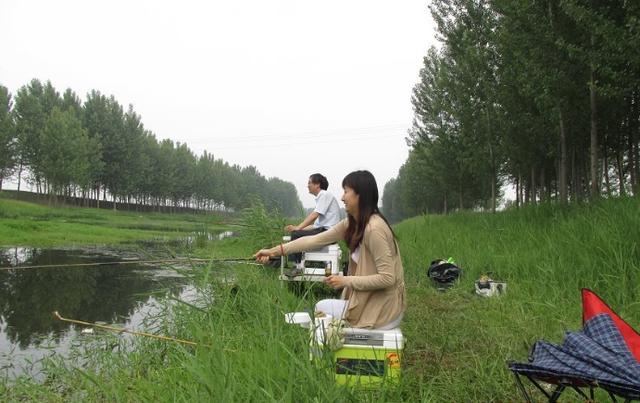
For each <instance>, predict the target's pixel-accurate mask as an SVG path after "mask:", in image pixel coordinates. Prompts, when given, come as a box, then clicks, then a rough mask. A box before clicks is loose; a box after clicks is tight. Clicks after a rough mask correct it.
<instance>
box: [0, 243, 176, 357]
mask: <svg viewBox="0 0 640 403" xmlns="http://www.w3.org/2000/svg"><path fill="white" fill-rule="evenodd" d="M134 257H136V256H135V253H132V252H115V251H106V250H101V249H98V248H94V249H84V250H65V249H37V248H9V249H4V250H2V249H0V266H1V267H7V266H15V265H23V266H26V265H31V266H35V265H52V264H77V263H92V262H113V261H119V260H123V259H131V258H134ZM184 285H185V280H184V279H183V278H181V277H179V276H176V275H175V272H174V271H172V270H170V269H168V268H167V269H162V268H158V267H152V266H148V265H145V266H143V265H136V264H127V265H117V264H115V265H105V266H97V267H66V268H65V267H56V268H40V269H14V270H9V271H0V367H7V365H9V364H10V365H11V366H13V367H15V365H16V363H15V362H9V363H7V362H6V360H7V359H11V357H12V356H13V357H14V359H15V357H16V356H25V359H27V360H29V359H33V358H34V357H37V356H39V355H41V354H40V353H38V352H37V350H38V349H39V348H47V349H48V348H50V346H51V344H52V343H53V344H54V345H55V346H57V347H61V346H63V345H64V344H66V343H67V341H66V339H67V338H68V337H69V331H70V326H71V325H70V324H68V323H64V322H60V321H58V320H55V319H54V318H53V316H52V312H53V311H59V312H60V314H61V315H62V316H64V317H67V318H73V319H78V320H83V321H88V322H97V321H102V322H107V323H129V324H131V325H134V326H135V325H139V323H131V321H130V318H134V317H138V318H139V319H138V321H140V320H141V318H142V317H143V316H144V315H143V314H142V313H143V312H144V311H146V310H148V309H149V306H151V305H153V304H154V302H155V298H154V297H152V296H151V293H155V295H156V297H157V296H158V295H160V296H166V295H167V294H173V295H178V294H180V292H181V291H183V289H184ZM3 361H5V362H3Z"/></svg>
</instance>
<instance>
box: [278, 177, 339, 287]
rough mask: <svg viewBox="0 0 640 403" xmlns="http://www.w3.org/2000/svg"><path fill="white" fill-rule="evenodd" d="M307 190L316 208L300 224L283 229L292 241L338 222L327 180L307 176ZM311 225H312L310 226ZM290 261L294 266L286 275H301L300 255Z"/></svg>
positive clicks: (337, 214)
mask: <svg viewBox="0 0 640 403" xmlns="http://www.w3.org/2000/svg"><path fill="white" fill-rule="evenodd" d="M307 188H308V189H309V193H311V194H312V195H314V196H315V197H316V207H315V208H314V209H313V211H312V212H311V213H310V214H309V215H308V216H307V217H306V218H305V219H304V220H303V221H302V222H301V223H300V224H298V225H287V226H286V227H284V230H285V231H286V232H290V233H291V240H292V241H293V240H294V239H298V238H302V237H304V236H310V235H316V234H319V233H321V232H323V231H326V230H328V229H329V228H331V227H333V226H334V225H336V224H337V223H338V222H339V221H340V206H339V205H338V200H336V198H335V197H334V196H333V195H332V194H331V193H329V192H327V189H328V188H329V181H327V178H326V177H325V176H324V175H322V174H319V173H316V174H313V175H311V176H309V181H308V182H307ZM312 223H313V225H311V224H312ZM290 260H292V261H293V262H295V265H296V266H295V268H294V269H293V270H292V271H289V272H287V275H289V276H295V275H297V274H299V273H301V270H302V268H301V267H300V265H301V262H302V254H301V253H296V254H293V255H291V256H290Z"/></svg>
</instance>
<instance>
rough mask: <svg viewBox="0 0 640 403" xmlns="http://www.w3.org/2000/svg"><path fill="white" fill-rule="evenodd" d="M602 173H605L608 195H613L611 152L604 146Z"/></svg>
mask: <svg viewBox="0 0 640 403" xmlns="http://www.w3.org/2000/svg"><path fill="white" fill-rule="evenodd" d="M602 174H603V175H604V183H605V187H606V189H607V196H609V197H611V182H610V181H609V153H608V152H607V147H605V148H604V150H603V155H602Z"/></svg>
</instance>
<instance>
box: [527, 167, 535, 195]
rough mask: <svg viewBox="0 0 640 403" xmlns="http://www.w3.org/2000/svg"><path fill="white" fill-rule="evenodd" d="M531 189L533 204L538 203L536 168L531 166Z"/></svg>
mask: <svg viewBox="0 0 640 403" xmlns="http://www.w3.org/2000/svg"><path fill="white" fill-rule="evenodd" d="M530 186H531V191H530V192H529V194H530V197H531V204H536V168H535V167H533V166H532V167H531V185H530Z"/></svg>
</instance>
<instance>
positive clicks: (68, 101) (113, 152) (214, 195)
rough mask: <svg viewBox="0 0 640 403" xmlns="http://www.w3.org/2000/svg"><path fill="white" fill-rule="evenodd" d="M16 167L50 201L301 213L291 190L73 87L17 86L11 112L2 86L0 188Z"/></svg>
mask: <svg viewBox="0 0 640 403" xmlns="http://www.w3.org/2000/svg"><path fill="white" fill-rule="evenodd" d="M15 168H17V171H18V172H17V176H18V182H19V183H20V180H21V179H23V178H24V179H26V180H28V181H29V182H30V183H33V184H35V185H36V190H37V191H38V192H42V193H48V194H50V195H51V196H58V195H65V196H79V197H82V198H84V199H85V204H92V205H99V201H100V200H111V201H113V202H114V203H113V206H114V208H116V207H117V203H133V204H142V205H148V206H154V207H156V208H157V209H167V208H169V209H170V208H173V207H189V208H195V209H200V210H241V209H244V208H247V207H249V206H251V205H252V203H255V202H256V200H261V202H262V203H263V204H264V206H265V208H267V209H270V210H278V211H279V212H280V213H282V214H285V215H291V216H293V215H299V213H300V211H301V210H302V204H301V203H300V200H299V199H298V195H297V192H296V190H295V187H294V186H293V185H292V184H291V183H288V182H284V181H282V180H280V179H277V178H269V179H267V178H265V177H264V176H262V175H261V174H260V172H259V171H258V170H257V169H256V168H255V167H253V166H248V167H240V166H238V165H233V166H231V165H229V164H228V163H227V162H225V161H223V160H221V159H216V158H214V156H213V154H211V153H209V152H207V151H205V152H203V153H202V155H200V156H198V155H195V154H194V153H193V152H192V151H191V150H190V149H189V147H188V146H187V144H185V143H174V142H173V141H171V140H169V139H164V140H160V141H159V140H158V139H156V137H155V135H154V134H153V133H152V132H150V131H149V130H147V129H145V127H144V125H143V123H142V118H141V117H140V115H138V114H137V113H136V112H135V110H134V109H133V106H131V105H129V107H128V108H127V109H126V111H125V109H124V108H123V107H122V106H121V105H120V103H118V101H117V100H116V99H115V98H114V97H113V96H109V97H108V96H106V95H103V94H102V93H100V92H99V91H97V90H92V91H90V92H89V94H87V97H86V100H85V101H84V103H83V102H82V101H81V100H80V98H79V97H78V96H77V95H76V94H75V92H73V91H72V90H71V89H67V90H65V92H64V93H63V95H62V96H60V94H59V93H58V92H57V91H56V89H55V88H54V87H53V85H52V84H51V83H50V82H46V83H45V84H42V82H41V81H39V80H37V79H34V80H31V82H29V84H27V85H25V86H23V87H21V88H20V89H19V90H18V92H17V95H16V97H15V106H13V104H12V102H11V95H10V94H9V92H8V90H7V89H6V88H5V87H2V86H0V185H1V181H2V179H4V178H7V177H8V176H10V175H11V174H13V173H14V170H15Z"/></svg>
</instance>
